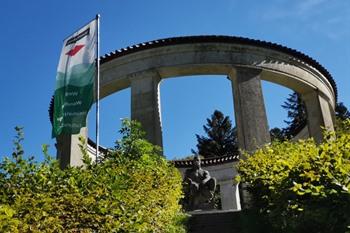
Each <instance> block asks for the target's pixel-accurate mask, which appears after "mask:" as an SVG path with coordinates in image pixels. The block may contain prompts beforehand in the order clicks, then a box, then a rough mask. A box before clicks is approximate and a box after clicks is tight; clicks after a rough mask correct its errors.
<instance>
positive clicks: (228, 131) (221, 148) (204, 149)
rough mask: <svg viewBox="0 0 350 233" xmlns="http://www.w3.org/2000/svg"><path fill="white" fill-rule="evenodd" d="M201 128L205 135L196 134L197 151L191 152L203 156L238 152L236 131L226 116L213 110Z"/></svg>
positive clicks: (218, 155) (217, 155)
mask: <svg viewBox="0 0 350 233" xmlns="http://www.w3.org/2000/svg"><path fill="white" fill-rule="evenodd" d="M203 129H204V132H205V133H206V135H207V136H199V135H198V134H196V138H197V151H194V150H192V152H193V153H197V154H199V155H202V156H203V157H204V158H212V157H221V156H228V155H236V154H238V142H237V132H236V130H235V128H233V127H232V123H231V120H230V118H229V117H228V116H224V114H223V113H222V112H220V111H218V110H215V111H214V113H213V114H212V115H211V118H210V119H209V118H207V124H206V125H204V126H203Z"/></svg>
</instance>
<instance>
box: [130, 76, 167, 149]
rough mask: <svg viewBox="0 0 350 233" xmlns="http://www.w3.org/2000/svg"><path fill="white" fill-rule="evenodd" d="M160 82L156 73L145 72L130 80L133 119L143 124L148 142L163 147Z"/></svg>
mask: <svg viewBox="0 0 350 233" xmlns="http://www.w3.org/2000/svg"><path fill="white" fill-rule="evenodd" d="M160 80H161V78H160V76H159V74H158V73H157V72H156V71H148V72H143V73H142V74H139V75H136V76H135V77H132V78H131V79H130V82H131V119H133V120H137V121H139V122H140V123H141V125H142V128H143V130H144V131H145V132H146V138H147V140H148V141H150V142H151V143H153V144H155V145H158V146H160V147H162V146H163V142H162V124H161V112H160V94H159V83H160Z"/></svg>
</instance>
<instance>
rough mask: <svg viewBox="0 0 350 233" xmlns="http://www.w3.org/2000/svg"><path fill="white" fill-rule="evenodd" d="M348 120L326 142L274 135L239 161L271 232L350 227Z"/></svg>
mask: <svg viewBox="0 0 350 233" xmlns="http://www.w3.org/2000/svg"><path fill="white" fill-rule="evenodd" d="M349 126H350V120H347V121H345V122H343V123H342V129H343V130H342V131H341V132H339V133H337V136H336V135H335V133H334V132H333V133H331V132H326V133H325V138H324V142H323V143H321V144H319V145H317V144H316V143H315V142H314V141H313V140H311V139H310V140H305V141H299V142H296V143H293V142H288V141H287V142H278V141H275V142H273V143H272V144H271V145H269V146H266V147H264V148H263V149H260V150H258V151H256V153H255V154H254V155H252V156H250V157H249V158H248V159H247V160H246V161H240V163H239V166H238V171H239V173H240V177H239V178H238V179H239V180H240V181H241V182H243V183H247V184H248V185H247V190H248V191H249V192H250V193H251V196H252V197H251V198H252V202H253V203H252V204H253V206H254V208H256V210H257V211H258V212H259V213H260V216H263V218H265V221H267V222H268V223H269V225H270V226H271V229H269V230H268V231H269V232H272V231H274V232H350V133H349V130H348V129H350V127H349Z"/></svg>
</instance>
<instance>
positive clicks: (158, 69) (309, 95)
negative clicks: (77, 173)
mask: <svg viewBox="0 0 350 233" xmlns="http://www.w3.org/2000/svg"><path fill="white" fill-rule="evenodd" d="M206 74H219V75H227V76H228V77H229V79H230V80H231V83H232V90H233V94H234V95H233V96H234V100H233V101H234V112H235V120H236V127H237V132H238V143H239V146H240V148H241V149H244V150H247V151H254V150H255V149H256V148H258V147H260V146H262V145H263V144H266V143H268V142H270V135H269V127H268V122H267V117H266V110H265V105H264V99H263V93H262V89H261V80H266V81H270V82H273V83H276V84H279V85H282V86H285V87H287V88H289V89H292V90H294V91H296V92H297V93H299V94H300V95H301V97H302V99H303V100H304V102H305V105H306V111H307V119H308V120H307V126H306V128H305V129H304V137H314V138H315V140H316V141H321V140H322V127H325V128H327V129H330V130H332V129H333V124H334V109H335V105H336V100H337V89H336V84H335V82H334V80H333V78H332V76H331V75H330V74H329V72H328V71H327V70H326V69H325V68H324V67H323V66H321V65H320V64H319V63H318V62H317V61H315V60H314V59H312V58H310V57H308V56H307V55H305V54H303V53H300V52H298V51H296V50H293V49H290V48H287V47H284V46H281V45H278V44H273V43H270V42H264V41H259V40H252V39H247V38H241V37H231V36H188V37H177V38H168V39H161V40H155V41H150V42H146V43H141V44H137V45H134V46H130V47H127V48H124V49H121V50H117V51H115V52H112V53H110V54H106V55H105V56H103V57H101V73H100V93H101V98H106V97H108V96H109V95H111V94H113V93H115V92H118V91H120V90H123V89H125V88H129V87H130V88H131V118H132V119H135V120H138V121H139V122H141V124H142V126H143V128H144V130H145V131H146V137H147V139H148V140H149V141H150V142H152V143H154V144H157V145H159V146H162V123H161V114H160V102H159V97H160V93H159V83H160V82H161V80H163V79H166V78H170V77H178V76H187V75H206ZM305 132H306V133H305ZM80 133H81V135H83V136H85V137H86V138H87V129H86V128H83V129H82V130H81V132H80ZM78 144H79V140H78V135H69V136H68V135H62V136H59V137H58V138H57V157H58V158H59V159H60V161H61V166H63V167H64V166H67V165H73V166H74V165H80V164H81V153H80V149H79V146H78ZM89 151H90V152H91V153H93V151H94V148H93V147H92V146H90V147H89Z"/></svg>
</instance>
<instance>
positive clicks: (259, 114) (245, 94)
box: [230, 67, 270, 152]
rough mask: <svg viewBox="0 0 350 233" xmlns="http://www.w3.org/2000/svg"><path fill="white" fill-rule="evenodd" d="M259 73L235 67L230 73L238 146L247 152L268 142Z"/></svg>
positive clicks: (267, 127)
mask: <svg viewBox="0 0 350 233" xmlns="http://www.w3.org/2000/svg"><path fill="white" fill-rule="evenodd" d="M260 73H261V70H260V69H250V68H245V67H235V68H233V69H232V71H231V72H230V78H231V80H232V88H233V94H234V108H235V119H236V127H237V133H238V144H239V146H240V148H241V149H244V150H246V151H248V152H253V151H254V150H256V149H257V148H259V147H261V146H263V145H265V144H266V143H269V142H270V133H269V126H268V123H267V116H266V110H265V104H264V97H263V93H262V89H261V80H260Z"/></svg>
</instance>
